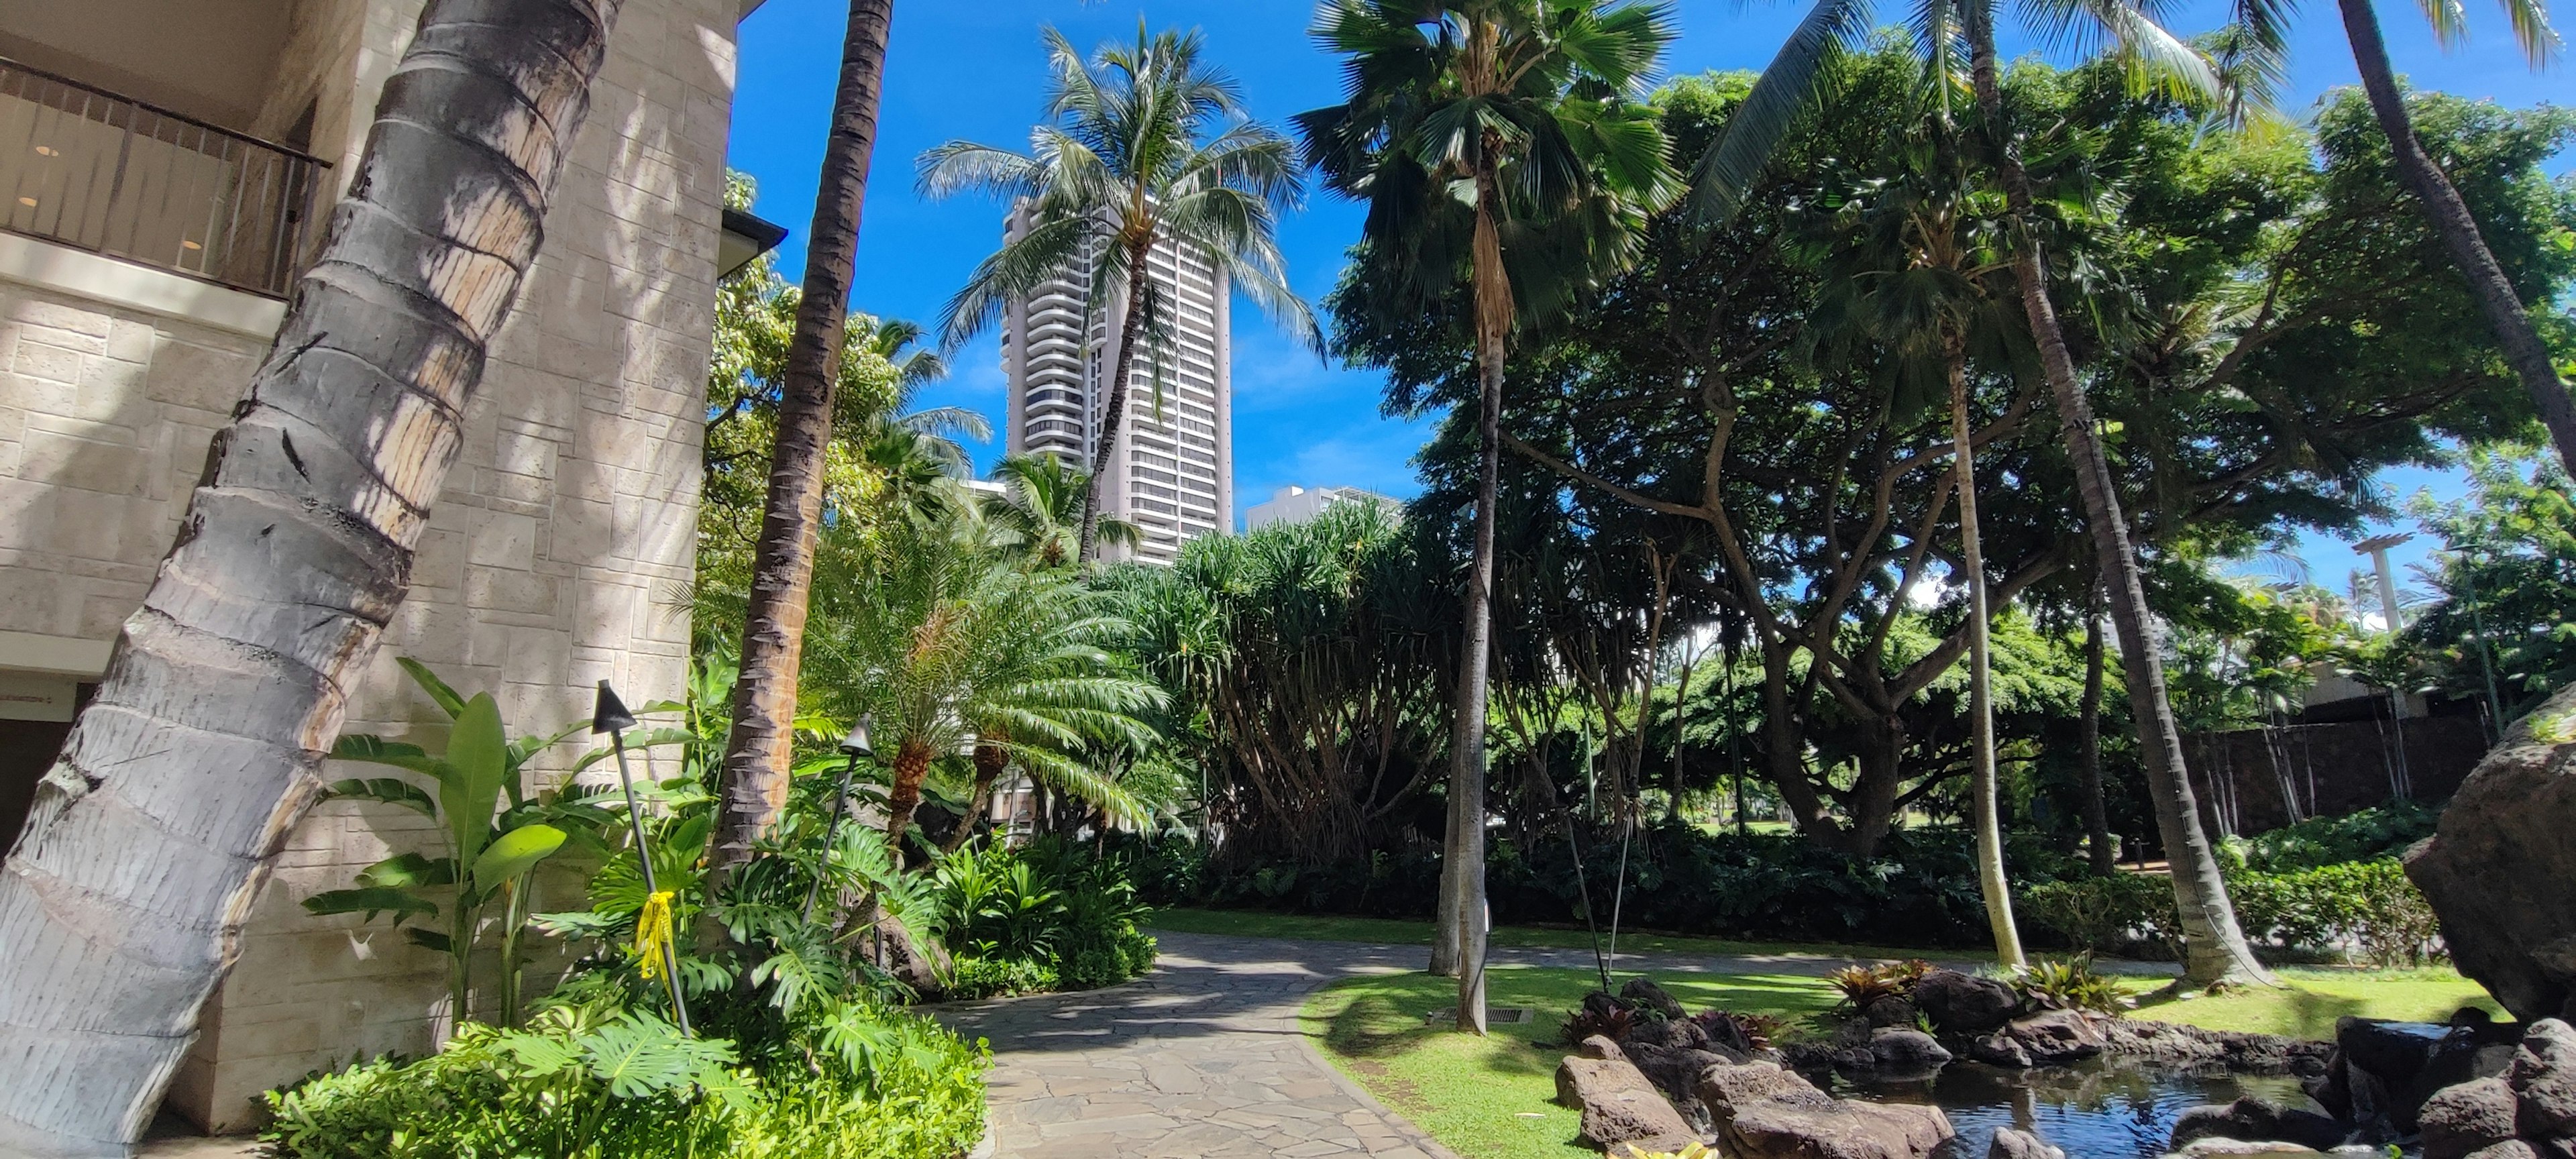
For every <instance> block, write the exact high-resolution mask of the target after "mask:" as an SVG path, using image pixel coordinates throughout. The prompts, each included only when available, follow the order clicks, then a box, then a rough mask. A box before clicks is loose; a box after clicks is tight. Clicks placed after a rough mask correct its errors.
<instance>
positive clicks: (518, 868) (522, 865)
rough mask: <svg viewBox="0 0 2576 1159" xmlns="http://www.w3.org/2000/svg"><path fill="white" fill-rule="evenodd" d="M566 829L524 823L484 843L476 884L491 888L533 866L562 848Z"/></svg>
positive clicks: (483, 888) (476, 869) (479, 887)
mask: <svg viewBox="0 0 2576 1159" xmlns="http://www.w3.org/2000/svg"><path fill="white" fill-rule="evenodd" d="M563 843H564V831H563V830H561V829H557V828H555V827H554V826H552V825H522V826H520V827H518V828H516V829H513V830H510V831H509V832H507V833H504V834H502V835H501V836H500V838H499V839H498V840H495V841H494V842H492V844H490V845H488V846H486V847H484V850H483V855H482V856H480V857H477V858H475V859H474V885H475V888H477V889H482V890H490V889H494V888H496V887H498V886H499V885H500V884H501V883H503V882H506V881H510V880H513V879H515V878H517V877H518V876H519V875H520V874H522V873H526V872H527V871H528V870H529V869H531V868H534V867H535V866H536V864H537V863H538V862H540V861H543V860H545V859H546V858H548V857H552V856H554V852H555V850H558V849H561V848H563Z"/></svg>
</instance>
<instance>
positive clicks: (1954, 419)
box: [1819, 78, 2027, 968]
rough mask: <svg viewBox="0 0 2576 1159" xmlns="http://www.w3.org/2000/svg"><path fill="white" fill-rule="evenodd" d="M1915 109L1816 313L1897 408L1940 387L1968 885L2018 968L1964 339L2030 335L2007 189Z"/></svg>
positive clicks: (1849, 200)
mask: <svg viewBox="0 0 2576 1159" xmlns="http://www.w3.org/2000/svg"><path fill="white" fill-rule="evenodd" d="M1926 79H1927V80H1928V79H1931V78H1926ZM1917 91H1918V92H1922V91H1928V90H1925V89H1922V88H1918V89H1917ZM1912 111H1913V112H1914V113H1915V114H1916V126H1915V130H1914V131H1912V132H1908V133H1906V134H1905V135H1904V136H1903V138H1902V139H1901V140H1898V141H1897V142H1895V143H1894V144H1893V145H1892V147H1891V148H1890V149H1889V150H1888V152H1889V154H1890V155H1889V156H1887V157H1885V158H1883V159H1881V160H1880V161H1879V162H1878V164H1879V165H1884V166H1887V167H1888V168H1890V169H1892V172H1884V173H1874V174H1865V175H1858V176H1855V178H1854V179H1852V180H1850V181H1849V182H1847V183H1846V184H1847V186H1848V187H1849V192H1848V193H1846V194H1843V195H1841V196H1840V204H1839V205H1838V206H1836V213H1835V216H1834V234H1835V236H1836V237H1837V238H1838V239H1839V240H1838V244H1836V246H1835V248H1834V250H1833V251H1832V252H1831V253H1830V254H1829V256H1828V259H1827V262H1826V276H1825V279H1824V283H1825V286H1826V287H1827V288H1826V295H1827V301H1826V303H1825V308H1824V309H1823V310H1821V311H1819V314H1820V320H1825V321H1827V322H1828V324H1829V329H1828V330H1827V332H1828V333H1831V332H1832V331H1833V330H1835V329H1839V330H1841V331H1843V332H1846V333H1850V334H1853V335H1855V336H1858V337H1862V338H1866V339H1868V340H1870V341H1872V342H1874V343H1875V344H1876V345H1877V346H1879V347H1881V348H1883V349H1885V350H1886V351H1887V352H1888V354H1889V355H1890V356H1892V358H1893V360H1894V361H1895V363H1896V370H1897V381H1898V384H1899V391H1898V398H1897V399H1896V406H1897V407H1898V408H1899V409H1901V410H1904V409H1912V408H1917V407H1921V406H1923V405H1926V404H1927V403H1928V402H1929V400H1930V398H1932V397H1934V396H1937V395H1938V394H1940V393H1942V392H1943V391H1944V390H1946V393H1947V395H1948V401H1949V412H1950V439H1951V468H1952V471H1953V474H1954V475H1955V482H1954V483H1953V485H1952V489H1953V490H1954V491H1955V492H1956V493H1957V496H1958V501H1959V548H1960V551H1959V566H1958V568H1957V578H1958V579H1959V582H1960V587H1961V589H1962V596H1963V598H1964V600H1965V602H1966V603H1967V607H1968V625H1967V631H1968V649H1967V651H1968V720H1969V731H1970V734H1971V740H1972V746H1971V747H1972V750H1973V758H1974V760H1973V763H1972V765H1971V771H1972V777H1971V780H1972V785H1971V789H1970V796H1971V799H1972V804H1973V808H1972V812H1973V814H1974V819H1975V826H1974V828H1975V830H1976V845H1977V847H1976V857H1977V885H1978V889H1979V892H1980V893H1981V894H1982V895H1983V896H1984V898H1985V903H1986V921H1987V926H1988V929H1989V930H1990V931H1991V933H1992V934H1993V936H1994V940H1995V957H1996V959H1997V960H1998V961H1999V962H2000V963H2001V964H2002V965H2004V966H2006V967H2008V968H2018V967H2021V966H2023V965H2026V964H2027V963H2026V960H2025V959H2024V957H2023V955H2022V948H2021V933H2020V930H2019V929H2018V928H2017V926H2016V924H2015V922H2014V920H2013V910H2012V886H2011V883H2010V881H2009V880H2008V879H2007V877H2006V876H2005V866H2004V848H2003V822H2002V816H2001V810H2000V806H1999V803H1998V801H1997V794H1998V791H1999V784H1998V781H1999V778H1998V775H1997V770H1996V766H1995V714H1994V679H1993V667H1992V663H1991V661H1990V658H1989V656H1990V649H1989V637H1990V633H1989V630H1988V625H1989V609H1988V607H1987V605H1986V569H1985V548H1984V542H1983V535H1982V532H1981V530H1980V528H1979V526H1978V521H1977V474H1976V439H1975V432H1974V429H1973V428H1972V427H1971V425H1970V421H1969V416H1970V411H1971V407H1970V403H1971V397H1970V396H1971V391H1970V387H1969V378H1968V362H1969V353H1970V347H1971V345H1972V344H1973V345H1975V346H1977V347H1978V348H1979V349H1978V351H1977V353H1978V354H1979V356H1980V357H1981V358H1984V359H1987V360H1989V361H1996V362H2008V361H2009V360H2011V359H2012V358H2013V357H2014V356H2015V355H2016V354H2018V353H2019V351H2018V350H2016V349H2015V347H2018V346H2026V345H2027V343H2024V342H2020V341H2018V339H2019V338H2020V333H2019V326H2018V324H2017V320H2016V319H2015V318H2013V317H2012V314H2013V313H2015V311H2014V310H2013V309H2012V307H2011V301H2012V294H2011V292H2010V288H2009V287H2008V286H1998V285H1997V282H1998V280H1999V275H2001V274H2002V273H2003V272H2004V269H2005V263H2004V261H2003V260H2002V256H2001V254H2002V242H2003V238H2002V229H2001V221H2000V220H1999V219H2000V217H2001V212H2000V211H2001V210H2002V208H2003V205H2002V199H2001V198H1999V197H1996V196H1995V195H1994V194H1993V193H1992V192H1990V190H1989V188H1988V187H1987V186H1985V185H1984V184H1983V183H1982V182H1980V181H1978V180H1977V179H1976V174H1975V173H1974V172H1973V171H1972V170H1971V168H1970V167H1969V166H1968V165H1967V163H1966V158H1965V156H1964V155H1963V154H1962V151H1961V148H1960V147H1961V145H1962V144H1964V142H1963V141H1962V139H1961V137H1960V135H1959V132H1958V129H1959V126H1958V125H1957V124H1956V123H1955V122H1954V120H1953V118H1952V117H1951V116H1950V115H1949V110H1948V109H1946V108H1944V107H1942V106H1941V105H1939V104H1937V103H1930V104H1927V105H1926V106H1925V107H1922V108H1918V109H1915V110H1912ZM1834 322H1839V323H1840V325H1839V326H1832V325H1831V323H1834Z"/></svg>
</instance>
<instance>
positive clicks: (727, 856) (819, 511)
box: [701, 0, 894, 938]
mask: <svg viewBox="0 0 2576 1159" xmlns="http://www.w3.org/2000/svg"><path fill="white" fill-rule="evenodd" d="M893 22H894V0H850V6H849V22H848V25H847V27H846V29H845V31H844V34H843V38H842V42H841V68H840V78H839V81H838V83H837V86H836V88H835V90H834V92H833V97H832V121H831V130H830V134H829V136H828V137H827V138H826V139H825V141H824V145H823V173H822V181H821V187H820V189H819V190H818V192H817V194H816V196H815V199H814V223H813V226H812V228H811V229H810V230H809V231H808V232H807V233H806V236H805V279H804V286H803V292H802V294H801V295H800V296H799V298H798V299H797V302H796V328H795V331H794V334H793V336H792V337H791V338H790V339H789V340H788V344H787V351H786V365H785V373H784V376H783V377H784V382H783V383H782V389H781V395H780V399H779V404H778V409H777V433H776V439H775V441H774V443H773V444H772V446H771V451H770V468H769V490H768V497H767V499H766V501H765V502H764V504H763V507H762V511H761V517H760V538H759V541H758V543H757V544H756V545H755V547H754V549H753V559H752V567H751V577H750V590H749V593H748V596H749V602H748V604H747V606H746V607H745V609H744V614H743V635H742V651H741V665H742V675H741V677H740V679H739V680H737V681H736V683H735V685H734V703H733V731H732V733H731V735H730V736H729V737H728V738H727V739H726V742H725V756H724V773H723V777H722V780H721V781H720V783H719V785H718V787H717V797H718V802H717V810H718V815H717V819H716V824H715V826H714V829H713V830H712V832H710V834H709V835H708V845H709V849H708V868H709V874H708V886H709V888H710V889H711V890H716V889H721V888H722V887H723V885H724V882H725V880H726V878H727V876H728V875H729V874H731V873H732V871H733V870H734V869H735V868H737V867H739V866H740V865H741V864H742V863H744V862H746V861H748V860H750V859H751V856H752V852H753V850H754V848H755V846H756V845H757V844H758V842H759V840H760V839H761V837H763V836H764V835H766V834H767V833H768V832H769V831H770V829H771V828H772V827H773V826H775V825H776V824H777V823H778V818H779V815H780V814H781V813H782V812H783V811H785V809H786V807H787V788H788V768H789V764H790V762H791V760H792V759H793V757H794V755H795V742H796V730H795V722H796V689H797V672H798V669H799V667H800V665H801V663H802V661H803V657H804V649H805V622H806V611H807V603H808V600H809V599H810V597H811V595H812V593H813V584H814V542H815V538H816V536H817V535H818V534H819V533H820V531H821V526H822V522H823V492H824V481H825V477H826V474H827V467H828V465H829V448H830V446H831V443H832V435H833V420H834V416H835V410H836V408H835V406H834V393H835V391H836V389H837V388H838V386H839V384H840V372H841V363H842V360H843V358H844V357H845V355H846V351H845V350H844V338H845V334H846V329H847V327H848V323H849V317H848V314H849V301H850V279H851V277H852V276H853V275H854V273H855V271H856V269H857V264H858V250H859V210H860V207H861V205H862V204H864V202H865V201H866V198H867V189H868V163H869V160H870V159H871V157H872V156H873V155H874V153H875V150H876V134H877V105H878V101H879V99H880V97H881V96H882V93H883V90H884V87H885V54H886V37H887V34H888V32H889V31H890V30H891V27H892V25H893ZM712 932H713V931H712V929H710V930H705V931H701V937H702V938H704V937H706V936H708V935H710V934H711V933H712Z"/></svg>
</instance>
